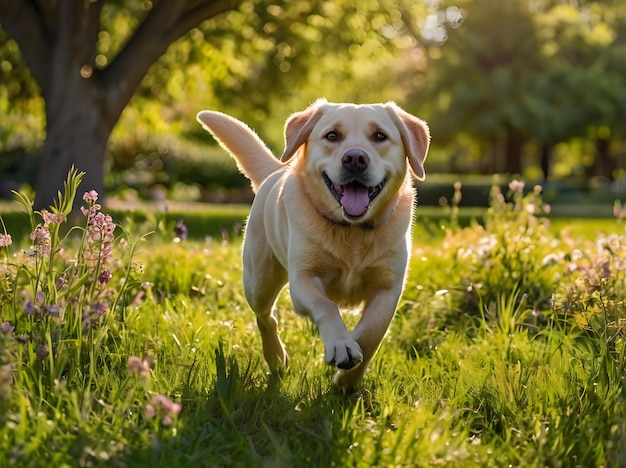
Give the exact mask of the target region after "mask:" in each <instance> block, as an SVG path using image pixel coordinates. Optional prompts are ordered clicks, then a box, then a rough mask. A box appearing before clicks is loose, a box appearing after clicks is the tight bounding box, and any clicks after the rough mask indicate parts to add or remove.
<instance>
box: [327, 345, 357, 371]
mask: <svg viewBox="0 0 626 468" xmlns="http://www.w3.org/2000/svg"><path fill="white" fill-rule="evenodd" d="M362 361H363V353H362V352H361V347H360V346H359V344H358V343H357V342H356V341H354V340H337V341H335V343H333V344H331V345H330V346H328V347H327V348H326V364H330V365H334V366H336V367H338V368H339V369H352V368H353V367H355V366H357V365H358V364H360V363H361V362H362Z"/></svg>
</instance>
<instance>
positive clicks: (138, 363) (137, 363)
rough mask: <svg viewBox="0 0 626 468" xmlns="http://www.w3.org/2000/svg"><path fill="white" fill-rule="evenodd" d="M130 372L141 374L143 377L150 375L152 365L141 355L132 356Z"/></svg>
mask: <svg viewBox="0 0 626 468" xmlns="http://www.w3.org/2000/svg"><path fill="white" fill-rule="evenodd" d="M128 373H129V374H130V375H139V376H141V377H148V376H149V375H150V366H149V365H148V363H147V362H146V361H145V360H144V361H142V360H141V358H140V357H137V356H130V357H129V358H128Z"/></svg>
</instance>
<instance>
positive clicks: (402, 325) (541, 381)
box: [0, 178, 626, 467]
mask: <svg viewBox="0 0 626 468" xmlns="http://www.w3.org/2000/svg"><path fill="white" fill-rule="evenodd" d="M70 182H71V183H70V184H69V192H70V193H69V194H68V196H67V197H66V199H65V200H62V202H61V203H60V204H59V206H58V210H56V211H55V210H51V213H43V214H44V216H43V219H42V217H40V216H39V215H36V214H33V225H32V226H31V230H33V231H34V233H33V235H32V239H30V238H29V237H28V236H25V238H24V239H18V238H15V239H11V241H12V242H9V241H8V238H7V237H6V236H4V237H0V245H3V246H2V247H0V274H2V276H3V278H4V280H3V281H2V282H0V324H1V325H0V466H9V465H12V466H34V467H38V466H116V467H117V466H121V467H123V466H163V467H170V466H268V467H273V466H280V467H282V466H297V467H299V466H303V467H304V466H306V467H309V466H355V467H361V466H364V467H365V466H427V465H449V466H494V467H501V466H509V465H510V466H585V467H587V466H619V465H624V464H625V463H626V445H625V444H626V400H625V395H624V390H625V382H624V353H625V347H624V343H625V341H624V340H625V339H626V332H625V330H624V323H625V322H624V297H625V296H626V285H625V284H624V268H626V236H624V226H623V224H618V223H616V222H615V221H610V222H607V223H606V224H602V225H600V224H599V223H597V222H596V221H594V220H591V221H574V220H567V221H562V224H561V225H560V226H559V225H556V226H554V225H553V226H549V225H547V220H546V219H545V218H540V217H536V216H534V214H533V213H534V212H536V211H535V209H536V208H537V209H538V207H540V206H541V200H540V196H539V194H536V193H531V194H528V195H527V196H525V197H524V196H522V194H521V193H513V194H511V196H510V197H509V198H507V199H506V200H505V199H504V198H503V197H500V198H498V197H494V203H493V204H492V208H491V209H490V211H489V213H488V214H487V216H486V218H485V222H484V223H483V224H476V223H473V224H472V223H469V225H467V226H465V227H463V226H461V225H459V223H458V222H455V218H454V215H451V217H450V218H448V220H449V222H447V223H446V224H445V225H444V228H445V229H443V228H442V227H441V223H439V222H436V221H432V220H431V221H428V222H426V221H424V222H420V221H419V219H418V222H417V223H416V229H415V243H414V248H413V250H414V251H413V259H412V262H411V269H410V275H409V278H408V281H407V285H406V289H405V294H404V297H403V299H402V301H401V304H400V306H399V310H398V313H397V315H396V317H395V318H394V320H393V322H392V325H391V329H390V331H389V333H388V335H387V337H386V338H385V340H384V342H383V344H382V346H381V349H380V351H379V354H378V356H377V357H376V358H375V360H374V362H373V364H372V367H371V368H370V370H369V371H368V372H367V374H366V376H365V379H364V381H363V385H362V388H361V389H360V390H359V391H358V392H357V393H355V394H353V395H349V396H345V395H342V394H340V393H338V392H337V391H335V390H334V388H333V386H332V375H333V373H334V370H333V369H332V368H330V367H328V366H327V365H326V364H324V356H323V346H322V343H321V342H320V338H319V336H318V335H317V333H316V330H315V329H314V327H313V326H312V325H311V324H310V323H309V322H308V321H307V320H305V319H303V318H300V317H296V316H295V314H294V313H293V312H292V309H291V304H290V301H289V297H288V294H286V293H285V294H283V295H281V297H280V299H279V302H278V304H277V307H278V310H279V313H280V317H281V330H282V332H281V334H282V337H283V339H284V341H285V344H286V346H287V349H288V352H289V353H290V367H289V370H288V371H287V372H286V373H285V374H284V375H283V376H271V375H268V373H267V368H266V365H265V363H264V361H263V358H262V353H261V343H260V337H259V334H258V332H257V330H256V325H255V323H254V317H253V314H252V312H251V311H250V310H249V308H248V306H247V304H246V302H245V299H244V297H243V291H242V286H241V264H240V258H239V255H240V254H239V249H240V238H238V237H232V236H230V237H228V238H227V239H225V240H222V239H221V237H220V236H214V237H213V238H212V239H208V240H197V239H196V240H191V241H190V240H189V239H186V240H185V239H180V238H178V239H174V236H173V234H171V233H170V232H169V230H168V229H159V232H157V233H155V234H153V235H150V236H147V237H145V238H142V237H140V234H141V231H142V229H143V228H141V226H139V225H138V224H137V223H134V224H133V223H132V222H131V223H130V225H124V224H123V225H122V226H113V223H114V222H116V221H117V219H110V218H107V216H106V215H105V214H104V213H103V212H102V211H101V209H100V208H99V207H98V205H97V201H96V200H94V199H93V197H92V196H90V195H88V196H87V197H86V200H85V201H84V203H83V205H84V206H85V208H86V210H85V213H86V215H85V220H84V223H83V225H84V227H83V228H81V229H77V230H74V231H72V232H70V234H69V236H68V237H67V238H66V237H63V236H64V231H63V229H62V227H63V222H62V219H60V218H59V216H60V215H63V214H64V213H65V214H67V213H68V209H69V208H68V207H70V206H71V198H72V196H71V195H72V190H76V187H75V185H76V182H77V181H73V182H72V179H71V178H70ZM81 193H82V192H81ZM92 195H93V194H92ZM79 196H80V195H79ZM531 207H534V208H531ZM55 216H57V217H56V218H55ZM44 221H45V222H44ZM38 223H41V225H40V226H39V229H38V230H37V229H32V228H33V227H34V226H36V225H37V224H38ZM157 225H158V223H157ZM114 228H115V229H114ZM122 228H123V229H122ZM9 233H10V232H9ZM178 233H179V234H181V235H182V231H180V230H179V231H178ZM182 237H184V236H182ZM22 244H24V245H26V246H27V247H26V248H25V250H22V249H21V248H19V247H18V246H22ZM28 245H30V247H28ZM60 247H62V248H63V249H62V250H61V249H60ZM345 320H346V321H347V322H348V323H349V324H354V323H355V321H356V316H355V314H353V313H350V312H347V313H346V315H345Z"/></svg>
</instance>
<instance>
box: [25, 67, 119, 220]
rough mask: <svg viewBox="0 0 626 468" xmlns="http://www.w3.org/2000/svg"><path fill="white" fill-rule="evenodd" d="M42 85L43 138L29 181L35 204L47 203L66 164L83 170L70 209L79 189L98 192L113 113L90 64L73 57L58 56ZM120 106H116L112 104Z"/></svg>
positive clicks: (101, 190) (44, 205)
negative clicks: (32, 184) (34, 175)
mask: <svg viewBox="0 0 626 468" xmlns="http://www.w3.org/2000/svg"><path fill="white" fill-rule="evenodd" d="M53 76H55V77H56V79H54V78H53V79H51V80H50V81H49V82H48V86H47V87H45V88H43V90H42V92H43V94H44V99H45V101H46V139H45V141H44V146H43V152H42V154H41V158H40V162H39V168H38V174H37V178H36V182H35V191H36V195H35V203H34V204H35V208H36V209H42V208H47V207H48V206H49V205H51V204H52V203H53V201H54V200H55V199H56V198H57V192H58V191H61V190H63V182H64V181H65V179H66V177H67V174H68V172H69V170H70V168H71V167H72V166H74V167H75V168H76V169H77V170H79V171H83V172H85V175H84V177H83V182H82V184H81V186H80V187H79V192H78V193H77V197H76V198H77V200H76V203H75V205H74V208H75V209H76V208H77V207H78V206H79V205H80V202H81V198H82V194H83V193H84V192H85V191H89V190H92V189H93V190H96V191H97V192H98V194H100V200H102V198H103V197H104V158H105V153H106V146H107V141H108V139H109V136H110V134H111V130H112V129H113V125H115V122H116V121H117V119H118V117H119V113H111V112H110V108H111V105H110V102H107V101H106V100H105V99H103V96H106V94H105V93H106V88H105V87H104V86H102V83H101V82H100V79H99V76H98V75H97V74H96V73H94V72H93V69H91V68H89V67H87V68H85V66H82V67H81V64H80V62H76V61H75V60H73V59H71V58H70V59H69V60H67V61H66V62H65V63H63V62H61V61H58V62H57V63H56V64H55V67H54V73H53ZM118 107H119V108H121V106H118Z"/></svg>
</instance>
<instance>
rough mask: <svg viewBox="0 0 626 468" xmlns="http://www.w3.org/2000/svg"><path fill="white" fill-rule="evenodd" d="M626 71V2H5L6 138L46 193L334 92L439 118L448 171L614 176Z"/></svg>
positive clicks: (625, 113) (438, 152)
mask: <svg viewBox="0 0 626 468" xmlns="http://www.w3.org/2000/svg"><path fill="white" fill-rule="evenodd" d="M624 76H626V2H623V1H620V0H614V1H611V0H602V1H600V0H597V1H590V0H578V1H577V2H572V1H570V0H567V1H566V0H506V1H502V0H455V1H450V2H448V1H437V0H431V1H428V2H409V1H407V0H403V1H400V2H395V1H394V2H392V1H390V0H366V1H364V2H353V1H347V0H336V1H324V0H320V1H316V2H308V1H304V0H295V1H287V0H283V1H279V2H266V1H244V0H237V1H234V0H151V1H150V0H148V1H145V0H129V1H127V2H118V1H114V0H101V1H97V2H92V1H89V0H78V1H77V0H57V1H53V2H41V1H32V0H12V1H10V2H1V3H0V111H2V113H3V114H4V115H5V116H6V118H5V119H3V121H1V122H0V151H4V152H6V151H9V150H16V149H17V150H20V149H32V147H34V148H35V149H36V150H37V151H36V152H37V154H38V157H37V159H36V161H37V162H36V168H37V176H36V177H34V178H33V181H32V182H33V184H34V186H35V189H36V191H37V198H36V204H37V205H38V207H42V206H45V205H46V204H47V203H49V202H50V200H51V198H52V197H53V196H54V195H55V194H56V191H57V190H59V189H60V188H61V185H62V181H63V180H64V178H65V175H66V174H67V170H68V169H69V167H70V166H71V165H72V164H73V165H75V166H77V167H78V168H79V169H81V170H84V171H86V172H87V175H86V178H85V185H89V186H90V187H91V188H95V189H96V190H99V191H101V192H102V191H103V188H104V177H105V173H106V168H111V167H131V166H133V164H134V161H135V159H134V153H135V152H136V151H135V149H134V146H133V145H134V142H137V141H150V144H153V143H154V144H155V145H157V146H158V144H159V143H158V142H153V141H152V139H155V138H156V137H155V136H158V137H159V138H162V139H167V140H168V141H169V140H171V139H172V138H174V139H176V138H180V139H183V140H186V141H200V140H201V139H202V138H204V139H205V140H202V142H203V143H206V141H207V140H206V136H204V135H203V136H200V135H201V132H199V131H198V129H197V128H196V127H197V126H196V125H195V122H194V121H193V115H195V112H196V111H197V110H199V109H200V108H208V107H211V108H219V109H220V110H223V111H226V112H230V113H232V114H234V115H236V116H238V117H241V118H243V119H245V120H246V121H248V122H249V123H251V124H253V125H256V126H255V128H257V129H258V130H259V132H260V133H261V134H262V136H264V137H265V138H266V139H268V141H270V143H272V144H274V145H275V146H279V145H280V141H281V134H280V133H281V127H282V121H284V118H285V117H286V115H287V114H288V113H289V112H292V111H294V110H298V109H301V108H303V107H305V106H306V105H307V104H308V103H309V102H310V101H312V100H313V99H315V98H316V97H317V96H320V95H324V96H327V97H328V98H329V99H332V100H345V101H360V102H364V101H379V100H387V99H394V100H396V101H398V102H399V103H400V104H401V105H403V106H404V107H405V108H407V109H408V110H409V111H412V112H414V113H416V114H418V115H420V116H422V117H424V118H426V119H427V120H428V121H429V122H430V125H431V127H432V133H433V143H434V145H433V152H432V164H434V167H436V168H439V169H442V170H451V171H459V172H462V171H475V172H486V173H491V172H504V173H511V174H515V173H517V174H522V173H524V171H525V169H526V167H527V166H529V165H534V166H536V167H539V168H540V169H541V173H542V176H543V177H544V178H549V177H551V176H552V174H553V172H554V170H553V168H554V159H555V157H557V156H558V158H559V161H560V162H561V164H563V163H565V164H571V165H572V169H571V171H570V172H571V173H575V174H579V175H586V176H603V177H605V178H607V179H614V178H616V177H619V176H620V169H621V170H623V169H624V167H622V166H623V160H624V153H625V143H624V142H625V141H626V138H625V134H626V80H625V79H624ZM120 142H121V143H120ZM564 144H567V145H569V146H567V147H566V150H563V146H562V145H564ZM277 151H280V149H279V148H277ZM112 155H113V156H114V157H112ZM555 155H556V156H555ZM111 161H113V164H112V163H111ZM2 168H3V165H2V161H0V170H2ZM9 169H10V168H9ZM1 178H2V177H1V174H0V179H1Z"/></svg>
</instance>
